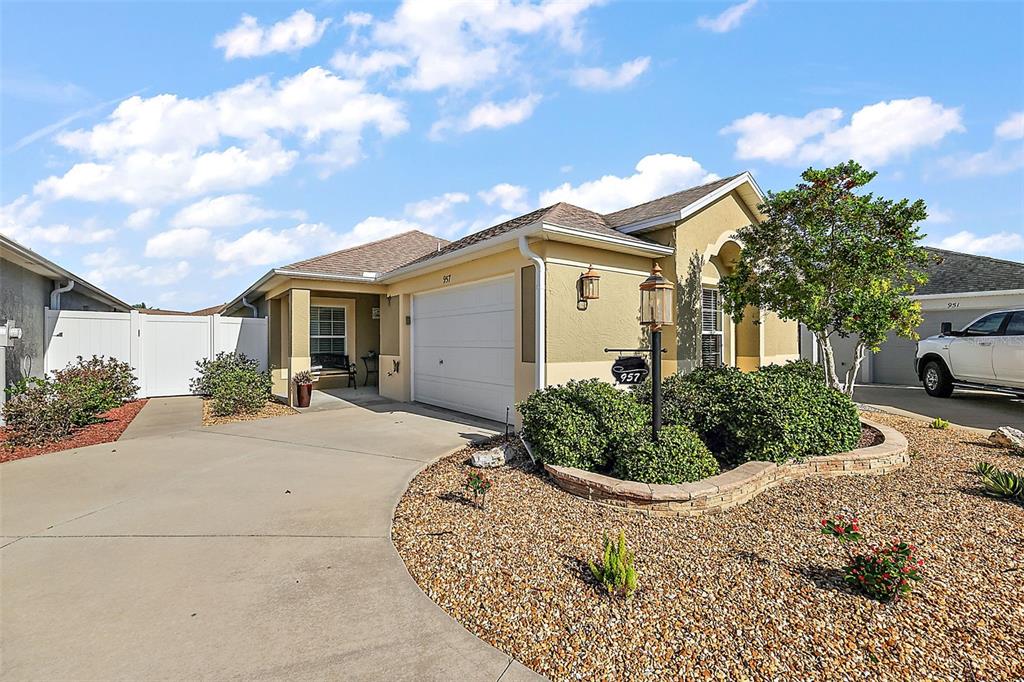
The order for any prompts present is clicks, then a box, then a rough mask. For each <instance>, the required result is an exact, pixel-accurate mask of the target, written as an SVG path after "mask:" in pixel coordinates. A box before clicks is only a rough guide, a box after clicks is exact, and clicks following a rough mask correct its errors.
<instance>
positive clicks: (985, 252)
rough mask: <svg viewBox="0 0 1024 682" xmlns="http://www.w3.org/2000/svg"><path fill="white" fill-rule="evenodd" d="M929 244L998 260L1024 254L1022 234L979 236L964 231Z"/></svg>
mask: <svg viewBox="0 0 1024 682" xmlns="http://www.w3.org/2000/svg"><path fill="white" fill-rule="evenodd" d="M928 243H929V245H930V246H936V247H938V248H940V249H948V250H949V251H961V252H963V253H974V254H978V255H981V256H995V257H996V258H1008V259H1015V258H1019V257H1020V254H1021V253H1022V252H1024V234H1021V233H1020V232H996V233H994V234H988V235H979V234H975V233H974V232H970V231H968V230H962V231H960V232H957V233H956V234H952V235H950V236H948V237H943V238H942V239H938V240H930V241H929V242H928Z"/></svg>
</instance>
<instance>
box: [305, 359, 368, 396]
mask: <svg viewBox="0 0 1024 682" xmlns="http://www.w3.org/2000/svg"><path fill="white" fill-rule="evenodd" d="M310 361H311V363H310V364H311V365H312V366H311V367H310V368H309V371H310V372H312V373H313V374H314V375H315V378H316V379H317V380H319V379H320V378H322V377H347V378H348V385H349V386H351V387H352V388H356V387H357V386H358V384H357V383H356V363H354V362H350V361H349V359H348V355H345V354H344V353H313V354H312V355H311V357H310Z"/></svg>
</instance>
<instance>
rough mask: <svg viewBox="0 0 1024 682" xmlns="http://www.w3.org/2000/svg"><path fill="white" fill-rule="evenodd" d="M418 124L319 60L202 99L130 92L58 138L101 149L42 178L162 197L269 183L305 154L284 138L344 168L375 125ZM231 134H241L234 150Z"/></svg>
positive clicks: (127, 196)
mask: <svg viewBox="0 0 1024 682" xmlns="http://www.w3.org/2000/svg"><path fill="white" fill-rule="evenodd" d="M408 126H409V123H408V121H407V120H406V118H405V115H404V113H403V111H402V104H401V103H400V102H399V101H398V100H395V99H392V98H389V97H386V96H383V95H380V94H376V93H371V92H367V91H366V90H365V84H364V83H363V82H362V81H358V80H345V79H342V78H339V77H337V76H335V75H334V74H332V73H331V72H329V71H327V70H325V69H322V68H320V67H314V68H311V69H309V70H307V71H305V72H303V73H301V74H298V75H296V76H293V77H290V78H285V79H282V80H280V81H278V82H277V83H276V84H274V83H271V81H270V79H269V78H267V77H265V76H261V77H258V78H254V79H252V80H250V81H247V82H245V83H242V84H241V85H238V86H235V87H232V88H229V89H227V90H222V91H220V92H216V93H214V94H212V95H210V96H208V97H205V98H202V99H188V98H179V97H177V96H175V95H158V96H155V97H151V98H148V99H146V98H141V97H131V98H129V99H127V100H125V101H124V102H122V103H121V104H120V105H118V107H117V108H116V109H115V110H114V112H113V113H112V114H111V115H110V116H109V117H108V118H107V120H106V121H104V122H102V123H100V124H98V125H96V126H94V127H93V128H91V129H88V130H75V131H71V132H67V133H63V134H61V135H59V136H58V137H57V141H58V143H59V144H61V145H62V146H64V147H66V148H68V149H71V150H74V151H78V152H80V153H82V154H85V155H87V156H90V157H93V159H94V161H89V162H82V163H78V164H76V165H74V166H73V167H72V168H71V169H70V170H69V171H68V172H67V173H65V175H63V176H52V177H50V178H47V179H46V180H43V181H42V182H40V183H39V184H38V185H37V189H36V191H37V192H38V193H40V194H44V195H48V196H53V197H56V198H65V197H67V198H76V199H85V200H92V201H98V200H103V199H118V200H120V201H124V202H126V203H136V204H143V203H146V204H150V205H152V204H154V203H163V202H168V201H173V200H177V199H183V198H188V197H191V196H195V195H198V194H205V193H208V192H216V191H224V190H233V189H239V188H243V187H251V186H255V185H259V184H262V183H265V182H266V181H268V180H269V179H270V178H272V177H275V176H277V175H280V174H282V173H285V172H287V171H288V170H290V169H291V167H292V166H293V165H294V164H295V162H296V161H297V159H298V156H299V152H298V151H295V150H289V149H285V148H284V146H283V144H282V142H281V139H279V137H281V136H288V135H292V136H297V137H298V139H299V141H300V142H301V143H302V144H303V145H304V146H305V147H307V148H310V149H314V150H316V151H315V152H314V153H312V154H311V155H310V159H311V160H313V161H316V162H319V163H322V164H324V165H325V167H327V168H329V169H336V168H339V167H342V166H345V165H350V164H352V163H355V162H356V161H357V160H358V159H359V158H360V155H361V153H360V142H361V140H362V138H363V136H364V134H365V131H366V129H376V130H377V132H379V133H380V135H382V136H384V137H389V136H392V135H397V134H399V133H401V132H404V131H405V130H406V129H407V128H408ZM227 139H232V140H237V142H236V143H234V144H232V146H230V147H228V148H226V149H209V148H211V147H218V146H220V145H222V144H224V142H225V141H226V140H227Z"/></svg>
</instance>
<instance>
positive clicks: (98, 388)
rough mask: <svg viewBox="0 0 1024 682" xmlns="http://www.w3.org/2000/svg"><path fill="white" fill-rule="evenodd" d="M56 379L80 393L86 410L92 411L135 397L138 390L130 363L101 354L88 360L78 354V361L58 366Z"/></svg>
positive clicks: (83, 407) (95, 411)
mask: <svg viewBox="0 0 1024 682" xmlns="http://www.w3.org/2000/svg"><path fill="white" fill-rule="evenodd" d="M53 381H54V383H55V384H58V385H62V386H65V387H66V391H67V392H68V393H70V394H72V395H78V396H79V402H80V403H81V407H82V409H83V411H84V412H89V411H90V410H93V412H92V414H93V415H96V414H99V413H100V412H106V411H107V410H112V409H114V408H115V407H117V406H118V405H121V404H123V403H126V402H128V401H130V400H134V399H135V396H136V395H137V394H138V392H139V384H138V380H136V378H135V372H133V371H132V368H131V365H129V364H128V363H127V362H121V361H120V360H118V359H116V358H107V357H105V356H102V355H101V356H96V355H94V356H92V357H91V358H90V359H88V360H84V359H83V358H82V356H81V355H79V356H78V361H77V362H74V363H69V364H68V366H67V367H65V368H64V369H59V370H56V371H55V372H54V373H53ZM86 423H89V422H88V421H87V422H86Z"/></svg>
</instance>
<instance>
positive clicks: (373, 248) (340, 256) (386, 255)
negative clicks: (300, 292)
mask: <svg viewBox="0 0 1024 682" xmlns="http://www.w3.org/2000/svg"><path fill="white" fill-rule="evenodd" d="M447 244H448V240H446V239H441V238H440V237H435V236H433V235H430V234H427V233H426V232H420V231H419V230H410V231H409V232H403V233H402V234H396V235H395V236H394V237H387V238H386V239H379V240H377V241H375V242H369V243H367V244H360V245H359V246H353V247H352V248H349V249H342V250H341V251H335V252H334V253H328V254H325V255H323V256H317V257H316V258H308V259H306V260H302V261H299V262H297V263H292V264H291V265H286V266H284V267H283V268H281V269H282V270H292V271H297V272H309V273H314V274H322V275H340V276H350V277H362V276H363V275H364V273H367V272H373V273H384V272H388V271H390V270H394V269H396V268H400V267H402V266H403V265H407V264H408V263H410V262H412V261H414V260H416V259H418V258H420V257H421V256H423V255H425V254H432V253H436V252H437V248H438V245H440V246H441V247H442V249H443V248H445V247H446V245H447Z"/></svg>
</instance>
